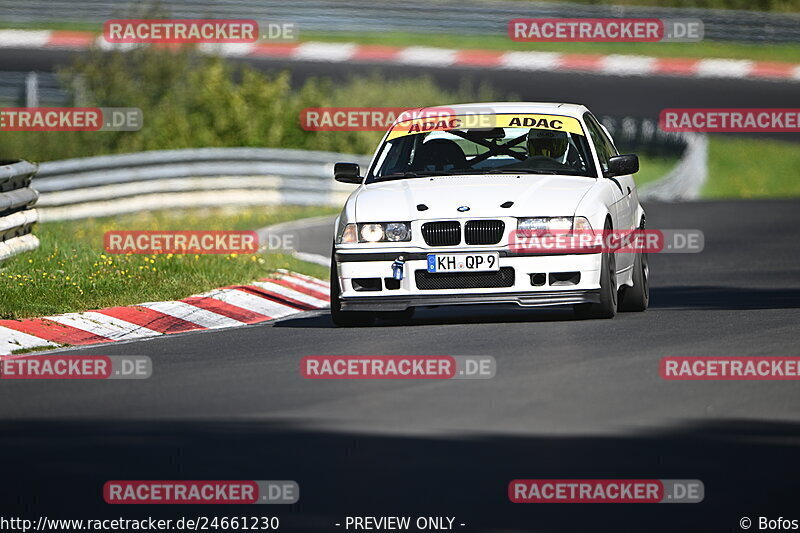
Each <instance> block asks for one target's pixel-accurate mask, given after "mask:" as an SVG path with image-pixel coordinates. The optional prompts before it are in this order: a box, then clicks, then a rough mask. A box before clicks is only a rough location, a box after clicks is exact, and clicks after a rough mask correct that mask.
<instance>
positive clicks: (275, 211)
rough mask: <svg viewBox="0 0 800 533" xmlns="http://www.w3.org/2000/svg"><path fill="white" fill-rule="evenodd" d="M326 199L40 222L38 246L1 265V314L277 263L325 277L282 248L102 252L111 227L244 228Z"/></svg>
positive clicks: (133, 293)
mask: <svg viewBox="0 0 800 533" xmlns="http://www.w3.org/2000/svg"><path fill="white" fill-rule="evenodd" d="M336 211H337V210H336V209H332V208H327V207H296V206H275V207H262V208H249V209H243V210H240V211H236V212H234V211H232V210H225V209H214V210H205V211H201V210H193V211H170V212H165V211H158V212H152V213H138V214H132V215H124V216H119V217H114V218H101V219H89V220H81V221H65V222H51V223H44V224H39V225H37V226H36V227H35V230H34V233H35V234H36V235H37V236H38V237H39V239H40V241H41V247H40V248H39V249H38V250H35V251H33V252H30V253H26V254H22V255H20V256H17V257H14V258H11V259H10V260H8V261H6V262H4V263H3V264H2V265H0V294H2V295H3V297H2V300H0V318H2V319H20V318H26V317H34V316H44V315H52V314H57V313H66V312H73V311H85V310H89V309H97V308H102V307H109V306H115V305H132V304H137V303H142V302H147V301H158V300H175V299H180V298H185V297H187V296H190V295H192V294H196V293H198V292H203V291H207V290H210V289H214V288H217V287H221V286H225V285H230V284H236V283H247V282H250V281H253V280H255V279H258V278H260V277H264V276H266V275H267V274H268V273H270V272H272V271H275V270H276V269H278V268H285V269H289V270H294V271H297V272H301V273H304V274H308V275H312V276H317V277H322V278H327V276H328V271H327V269H326V268H324V267H321V266H319V265H313V264H310V263H305V262H303V261H299V260H297V259H295V258H293V257H291V256H289V255H286V254H277V253H265V254H257V255H171V254H164V255H108V254H106V253H105V251H104V249H103V234H104V233H105V232H106V231H109V230H155V229H158V230H191V229H198V230H199V229H202V230H222V229H226V230H244V229H256V228H259V227H263V226H267V225H270V224H274V223H278V222H284V221H287V220H293V219H298V218H304V217H310V216H317V215H324V214H333V213H335V212H336Z"/></svg>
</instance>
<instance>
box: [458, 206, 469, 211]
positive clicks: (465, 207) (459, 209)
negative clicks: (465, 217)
mask: <svg viewBox="0 0 800 533" xmlns="http://www.w3.org/2000/svg"><path fill="white" fill-rule="evenodd" d="M457 211H458V212H459V213H463V212H464V211H469V206H466V205H462V206H461V207H459V208H458V209H457Z"/></svg>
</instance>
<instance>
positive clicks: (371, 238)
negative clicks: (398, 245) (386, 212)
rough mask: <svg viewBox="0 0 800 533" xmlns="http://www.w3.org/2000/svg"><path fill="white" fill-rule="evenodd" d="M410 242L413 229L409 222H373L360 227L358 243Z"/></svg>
mask: <svg viewBox="0 0 800 533" xmlns="http://www.w3.org/2000/svg"><path fill="white" fill-rule="evenodd" d="M410 240H411V227H410V225H409V223H408V222H371V223H367V224H359V225H358V242H403V241H410ZM342 242H356V241H342Z"/></svg>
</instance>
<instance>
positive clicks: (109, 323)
mask: <svg viewBox="0 0 800 533" xmlns="http://www.w3.org/2000/svg"><path fill="white" fill-rule="evenodd" d="M329 287H330V284H329V283H328V282H327V281H322V280H319V279H317V278H312V277H310V276H304V275H302V274H296V273H293V272H286V271H279V272H278V273H276V274H274V275H273V276H272V277H269V278H264V279H262V280H259V281H256V282H253V283H252V284H250V285H233V286H230V287H224V288H221V289H215V290H213V291H209V292H206V293H203V294H198V295H195V296H190V297H188V298H184V299H183V300H179V301H176V302H149V303H143V304H139V305H133V306H129V307H109V308H106V309H98V310H94V311H86V312H84V313H67V314H64V315H56V316H48V317H42V318H29V319H25V320H0V355H9V354H11V352H13V351H15V350H20V349H26V348H27V349H30V348H38V347H46V346H47V347H57V346H60V345H65V344H69V345H85V344H99V343H105V342H114V341H121V340H130V339H139V338H144V337H157V336H161V335H167V334H170V333H182V332H185V331H193V330H203V329H217V328H231V327H236V326H244V325H247V324H256V323H258V322H266V321H268V320H275V319H278V318H285V317H288V316H291V315H294V314H297V313H301V312H304V311H313V310H316V309H323V308H326V307H328V304H329V298H328V289H329Z"/></svg>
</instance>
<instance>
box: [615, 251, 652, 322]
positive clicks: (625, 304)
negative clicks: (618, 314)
mask: <svg viewBox="0 0 800 533" xmlns="http://www.w3.org/2000/svg"><path fill="white" fill-rule="evenodd" d="M649 276H650V267H649V265H648V264H647V254H646V253H644V252H640V253H638V254H636V259H635V260H634V263H633V287H623V288H622V294H621V295H620V302H619V310H620V311H623V312H642V311H644V310H645V309H647V306H648V305H650V284H649V280H648V277H649Z"/></svg>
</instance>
